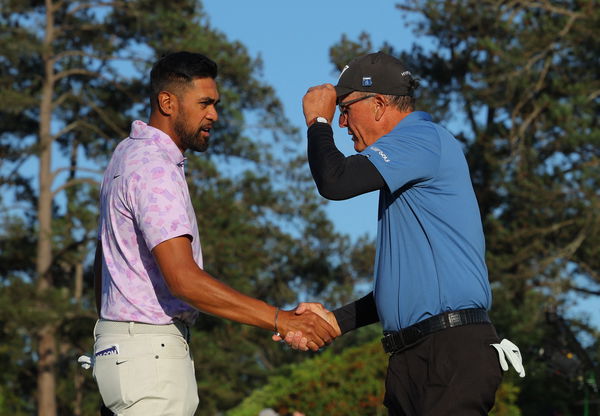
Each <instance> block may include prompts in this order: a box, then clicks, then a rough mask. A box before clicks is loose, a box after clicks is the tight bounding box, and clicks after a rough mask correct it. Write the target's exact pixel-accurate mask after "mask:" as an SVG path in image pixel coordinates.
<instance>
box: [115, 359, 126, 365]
mask: <svg viewBox="0 0 600 416" xmlns="http://www.w3.org/2000/svg"><path fill="white" fill-rule="evenodd" d="M126 362H127V360H121V361H118V360H117V365H121V364H123V363H126Z"/></svg>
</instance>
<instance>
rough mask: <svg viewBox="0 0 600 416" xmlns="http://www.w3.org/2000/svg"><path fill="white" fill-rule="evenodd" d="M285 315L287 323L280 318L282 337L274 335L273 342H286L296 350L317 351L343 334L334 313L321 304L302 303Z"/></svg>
mask: <svg viewBox="0 0 600 416" xmlns="http://www.w3.org/2000/svg"><path fill="white" fill-rule="evenodd" d="M283 313H284V315H285V318H284V319H287V322H286V323H284V321H282V320H281V318H280V322H281V323H280V325H279V328H280V334H281V335H277V334H275V335H273V341H277V342H279V341H285V343H286V344H288V345H289V346H290V347H291V348H293V349H295V350H301V351H308V350H309V349H310V350H312V351H317V350H318V349H319V348H321V347H322V346H324V345H328V344H330V343H331V342H332V341H333V339H334V338H336V337H338V336H340V335H341V334H342V332H341V330H340V327H339V326H338V323H337V320H336V319H335V315H334V314H333V312H330V311H329V310H327V309H326V308H325V307H324V306H323V305H322V304H320V303H316V302H302V303H300V304H299V305H298V306H297V307H296V309H295V310H292V311H285V312H283ZM282 318H283V316H282ZM284 334H285V337H283V335H284Z"/></svg>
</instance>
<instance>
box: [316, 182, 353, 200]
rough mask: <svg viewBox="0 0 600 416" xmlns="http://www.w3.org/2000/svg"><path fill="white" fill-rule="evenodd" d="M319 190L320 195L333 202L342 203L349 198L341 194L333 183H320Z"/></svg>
mask: <svg viewBox="0 0 600 416" xmlns="http://www.w3.org/2000/svg"><path fill="white" fill-rule="evenodd" d="M317 190H318V191H319V195H321V196H322V197H323V198H325V199H329V200H331V201H342V200H344V199H348V197H346V196H345V195H344V194H343V192H341V190H340V188H339V186H337V185H336V184H334V183H331V182H326V181H323V182H320V183H318V184H317Z"/></svg>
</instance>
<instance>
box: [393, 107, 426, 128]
mask: <svg viewBox="0 0 600 416" xmlns="http://www.w3.org/2000/svg"><path fill="white" fill-rule="evenodd" d="M418 121H431V116H430V115H429V113H426V112H425V111H413V112H411V113H410V114H409V115H407V116H406V117H404V118H403V119H402V120H400V122H399V123H398V124H397V126H396V127H404V126H406V125H407V124H412V123H415V122H418Z"/></svg>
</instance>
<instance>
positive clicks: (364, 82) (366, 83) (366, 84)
mask: <svg viewBox="0 0 600 416" xmlns="http://www.w3.org/2000/svg"><path fill="white" fill-rule="evenodd" d="M371 85H373V81H372V80H371V77H363V79H362V86H363V87H370V86H371Z"/></svg>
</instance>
